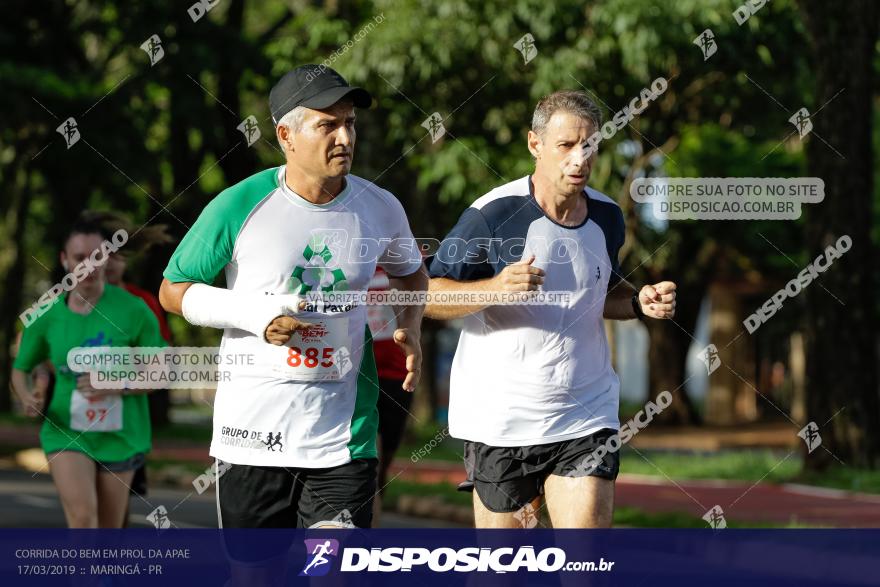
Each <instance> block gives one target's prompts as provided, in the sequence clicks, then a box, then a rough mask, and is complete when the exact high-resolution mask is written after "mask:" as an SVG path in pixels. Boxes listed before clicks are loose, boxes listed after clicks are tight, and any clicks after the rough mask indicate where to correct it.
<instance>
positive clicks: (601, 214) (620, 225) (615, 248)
mask: <svg viewBox="0 0 880 587" xmlns="http://www.w3.org/2000/svg"><path fill="white" fill-rule="evenodd" d="M589 205H590V219H592V220H593V222H595V223H596V224H598V225H599V228H601V229H602V232H603V233H604V234H605V247H606V251H607V253H608V259H609V261H611V276H610V277H609V278H608V288H609V289H611V288H612V287H614V286H615V285H617V284H618V283H620V281H621V280H623V279H624V276H623V274H622V273H621V270H620V259H619V258H618V257H619V255H620V249H621V247H623V241H624V238H625V237H626V228H625V226H624V222H623V212H622V211H621V209H620V208H619V207H618V206H615V205H614V204H610V203H608V202H603V201H599V200H595V199H592V198H591V199H590V202H589Z"/></svg>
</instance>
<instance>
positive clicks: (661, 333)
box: [645, 276, 705, 425]
mask: <svg viewBox="0 0 880 587" xmlns="http://www.w3.org/2000/svg"><path fill="white" fill-rule="evenodd" d="M666 277H667V278H669V277H670V276H666ZM672 280H673V281H675V282H676V284H677V286H678V291H679V294H678V296H677V299H676V307H675V318H674V320H675V323H674V324H673V323H672V322H670V321H666V320H653V319H651V318H646V319H645V325H646V326H647V327H648V336H649V340H650V343H649V345H648V363H649V372H648V398H649V399H650V400H651V401H654V400H655V399H656V398H657V395H658V394H659V393H660V392H663V391H670V392H672V404H671V405H670V406H669V407H668V408H667V409H666V410H664V411H663V412H661V413H660V415H658V416H657V418H656V420H655V421H656V422H660V423H663V424H682V425H689V424H701V423H702V422H701V418H700V414H699V412H697V409H696V406H695V405H694V403H693V401H692V400H691V398H690V396H689V395H688V394H687V390H686V389H685V387H684V381H685V378H686V377H685V373H686V366H687V354H688V349H689V348H690V345H691V342H692V339H691V336H690V333H692V332H694V330H695V329H696V324H697V317H698V316H699V313H700V303H701V302H702V300H703V296H704V294H705V285H701V284H699V283H682V282H681V281H680V280H676V279H674V278H673V279H672Z"/></svg>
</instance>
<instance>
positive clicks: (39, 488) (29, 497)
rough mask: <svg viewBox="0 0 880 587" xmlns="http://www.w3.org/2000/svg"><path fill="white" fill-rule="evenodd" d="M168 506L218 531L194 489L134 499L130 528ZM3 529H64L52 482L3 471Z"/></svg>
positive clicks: (390, 523)
mask: <svg viewBox="0 0 880 587" xmlns="http://www.w3.org/2000/svg"><path fill="white" fill-rule="evenodd" d="M160 506H164V508H165V510H166V511H167V512H168V519H169V520H170V521H171V523H172V524H173V525H174V526H176V527H178V528H216V527H217V508H216V504H215V501H214V492H213V490H212V489H208V490H207V491H205V492H204V493H203V494H201V495H199V494H197V493H196V492H195V491H194V490H193V491H186V490H182V489H171V488H163V487H162V488H153V487H151V488H150V490H149V495H147V496H146V497H144V498H140V497H137V496H132V498H131V510H130V514H129V527H131V528H150V527H153V524H152V523H151V522H150V521H149V520H147V515H149V514H150V513H151V512H152V511H154V510H155V509H156V508H157V507H160ZM0 527H4V528H64V527H65V522H64V512H63V511H62V509H61V502H60V501H59V500H58V494H57V493H56V491H55V486H54V485H53V484H52V479H51V477H50V476H49V475H46V474H40V473H37V474H34V473H30V472H28V471H22V470H19V469H0ZM382 527H384V528H424V527H432V528H437V527H456V525H454V524H449V523H444V522H439V521H437V520H424V519H421V518H413V517H409V516H401V515H398V514H394V513H390V512H384V513H383V514H382Z"/></svg>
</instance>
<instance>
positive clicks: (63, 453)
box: [12, 221, 165, 528]
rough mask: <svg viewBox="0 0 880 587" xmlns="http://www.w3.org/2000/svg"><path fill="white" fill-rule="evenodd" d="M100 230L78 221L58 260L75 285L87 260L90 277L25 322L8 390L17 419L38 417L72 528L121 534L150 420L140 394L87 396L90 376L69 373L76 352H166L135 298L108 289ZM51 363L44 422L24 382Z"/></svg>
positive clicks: (103, 391) (149, 317)
mask: <svg viewBox="0 0 880 587" xmlns="http://www.w3.org/2000/svg"><path fill="white" fill-rule="evenodd" d="M102 243H103V239H102V238H101V232H100V227H99V226H97V225H94V224H90V223H88V222H82V221H79V222H77V223H76V224H75V226H74V227H73V228H72V229H71V230H70V232H69V234H68V237H67V239H66V241H65V244H64V249H63V250H62V251H61V254H60V258H61V264H62V266H63V267H64V269H65V271H68V272H69V273H68V276H69V275H71V274H73V273H75V274H76V276H77V277H80V276H82V273H83V272H82V271H78V270H76V268H77V266H78V265H79V264H80V263H82V262H83V261H84V260H86V259H87V258H89V257H91V258H92V259H93V260H95V259H96V260H97V261H98V263H97V264H96V265H95V269H94V270H93V271H91V273H89V274H88V275H87V276H85V277H83V278H82V279H79V280H78V281H75V280H72V278H70V277H65V280H66V281H62V283H65V282H66V283H67V284H70V283H74V282H75V283H76V285H75V286H74V287H73V289H72V290H71V291H70V292H68V293H64V294H62V295H61V296H59V298H58V299H57V300H56V301H55V303H54V304H52V305H51V306H50V307H49V308H48V309H45V307H43V308H42V309H44V310H45V311H44V312H43V313H42V315H40V316H39V317H37V318H36V319H32V318H33V316H31V317H30V318H31V319H29V320H28V322H29V325H28V326H27V327H26V328H25V330H24V333H23V335H22V340H21V347H20V349H19V353H18V356H17V357H16V359H15V363H14V365H13V372H12V384H13V389H14V390H15V392H16V393H17V394H18V396H19V398H20V399H21V401H22V403H23V404H24V406H25V410H26V411H27V413H28V414H29V415H32V416H38V415H40V416H44V419H43V425H42V427H41V429H40V443H41V444H42V447H43V450H44V451H45V452H46V458H47V459H48V461H49V470H50V472H51V473H52V479H53V481H54V482H55V486H56V488H57V489H58V493H59V495H60V497H61V503H62V506H63V507H64V515H65V517H66V518H67V525H68V527H70V528H121V527H122V523H123V518H124V516H125V511H126V507H127V504H128V493H129V486H130V485H131V480H132V476H133V475H134V471H135V469H136V468H137V467H138V466H139V465H140V463H141V462H142V461H143V459H144V455H145V454H146V453H147V452H149V450H150V419H149V408H148V404H147V397H146V395H144V391H145V390H136V391H133V390H123V389H95V388H93V387H92V386H91V384H90V380H89V375H88V374H82V373H76V372H74V371H72V370H71V369H70V368H69V367H68V366H67V353H68V351H70V350H71V349H73V348H76V347H88V346H115V347H119V346H123V347H158V346H165V342H164V340H163V339H162V337H161V335H160V334H159V324H158V322H157V320H156V317H155V316H154V315H153V313H152V312H151V311H150V309H149V307H148V306H147V305H146V304H145V303H144V301H143V300H141V299H140V298H138V297H136V296H133V295H131V294H129V293H128V292H126V291H125V290H123V289H120V288H117V287H114V286H112V285H109V284H106V283H105V281H104V262H106V259H105V258H103V257H102V254H101V253H98V254H97V255H96V256H93V252H94V251H96V250H100V249H101V247H102ZM47 359H48V360H49V361H50V362H51V363H52V365H53V366H54V367H55V373H56V377H57V380H56V383H55V389H54V392H53V395H52V399H51V401H50V402H49V405H48V406H47V407H46V408H45V410H46V412H45V414H43V413H42V410H43V409H44V408H43V405H42V397H41V396H40V394H39V393H34V391H33V390H32V388H31V385H30V377H29V373H30V372H31V371H32V370H33V369H34V368H35V367H36V366H37V365H39V364H40V363H42V362H43V361H45V360H47Z"/></svg>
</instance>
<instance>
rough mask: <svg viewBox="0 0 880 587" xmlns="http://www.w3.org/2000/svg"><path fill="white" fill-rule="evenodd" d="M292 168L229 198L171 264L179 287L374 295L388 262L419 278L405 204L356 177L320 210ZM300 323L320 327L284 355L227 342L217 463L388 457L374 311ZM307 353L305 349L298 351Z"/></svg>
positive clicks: (263, 176)
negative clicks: (219, 281) (372, 286)
mask: <svg viewBox="0 0 880 587" xmlns="http://www.w3.org/2000/svg"><path fill="white" fill-rule="evenodd" d="M284 170H285V168H284V167H283V166H281V167H277V168H272V169H268V170H265V171H263V172H260V173H257V174H256V175H253V176H251V177H249V178H247V179H245V180H244V181H242V182H240V183H238V184H236V185H234V186H232V187H230V188H229V189H227V190H224V191H223V192H222V193H220V195H218V196H217V197H216V198H214V199H213V200H212V201H211V202H210V203H209V204H208V205H207V206H206V207H205V209H204V211H203V212H202V214H201V215H200V216H199V218H198V220H197V221H196V222H195V224H193V226H192V228H191V229H190V230H189V232H188V233H187V234H186V236H185V237H184V238H183V240H182V241H181V243H180V245H179V246H178V247H177V250H176V251H175V252H174V255H173V256H172V257H171V260H170V261H169V264H168V267H167V268H166V270H165V272H164V276H165V277H166V278H167V279H168V280H169V281H171V282H199V283H207V284H212V283H213V282H214V279H215V277H216V276H217V274H218V273H219V272H220V270H221V269H222V270H225V275H226V284H227V287H228V288H229V289H231V290H234V291H237V292H246V293H263V294H266V295H278V294H289V293H295V294H300V295H306V294H308V293H309V292H316V291H319V290H320V291H324V292H340V291H350V292H360V291H363V292H365V291H366V290H367V287H368V285H369V283H370V278H371V277H372V276H373V273H374V272H375V270H376V265H377V263H378V264H379V266H381V267H382V268H383V269H385V270H386V271H387V272H388V273H389V274H390V275H394V276H404V275H409V274H412V273H414V272H415V271H417V270H418V268H419V265H420V263H421V261H422V260H421V255H420V253H419V250H418V247H417V246H416V245H415V241H414V239H413V237H412V232H411V231H410V228H409V225H408V223H407V219H406V215H405V213H404V211H403V207H402V206H401V205H400V202H399V201H398V200H397V199H396V198H395V197H394V196H393V195H392V194H390V193H389V192H387V191H385V190H383V189H381V188H379V187H377V186H376V185H374V184H372V183H371V182H369V181H366V180H364V179H362V178H359V177H356V176H353V175H349V176H347V177H346V186H345V188H344V189H343V191H342V192H341V193H340V194H339V195H338V196H336V197H335V198H334V199H333V200H332V201H331V202H329V203H327V204H323V205H315V204H312V203H310V202H308V201H306V200H305V199H303V198H302V197H300V196H299V195H297V194H296V193H294V192H293V191H292V190H291V189H290V188H289V187H287V185H286V184H285V182H284ZM300 319H302V320H304V321H307V322H311V323H314V324H315V325H316V326H315V328H312V329H310V330H309V331H307V332H303V333H302V334H300V335H296V336H294V337H293V338H292V339H291V341H290V342H289V343H288V345H287V346H282V347H278V346H274V345H271V344H268V343H266V342H264V341H263V340H262V339H261V337H258V336H255V335H254V334H252V333H250V332H246V331H243V330H237V329H226V330H225V331H224V333H223V342H222V354H223V356H226V357H235V356H246V357H252V359H250V360H251V361H252V362H253V364H252V365H248V364H246V362H245V361H241V363H240V364H239V362H236V364H233V365H224V367H223V369H225V370H229V380H228V381H221V382H220V383H219V384H218V387H217V395H216V399H215V403H214V434H213V439H212V442H211V456H213V457H216V458H218V459H220V460H223V461H227V462H230V463H235V464H246V465H266V466H288V467H308V468H323V467H332V466H337V465H341V464H345V463H347V462H349V461H350V460H351V459H355V458H369V457H375V456H376V449H375V437H376V429H377V426H378V421H377V418H378V416H377V412H376V398H377V394H378V385H377V383H376V373H375V362H374V359H373V353H372V346H371V344H372V343H371V339H370V333H369V329H368V328H367V326H366V308H365V306H363V305H353V306H352V305H349V306H339V307H336V308H331V309H330V310H329V311H326V312H324V313H321V314H318V313H304V314H301V315H300ZM294 347H295V348H294Z"/></svg>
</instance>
